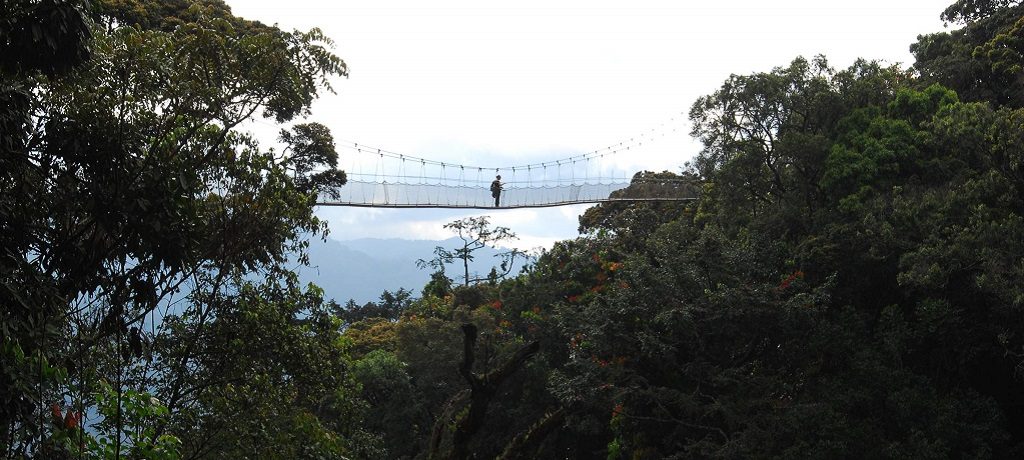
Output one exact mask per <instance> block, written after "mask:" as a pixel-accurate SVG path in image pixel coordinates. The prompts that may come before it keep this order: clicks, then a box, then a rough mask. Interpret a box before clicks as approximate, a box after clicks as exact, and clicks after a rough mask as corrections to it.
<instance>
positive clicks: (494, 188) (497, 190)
mask: <svg viewBox="0 0 1024 460" xmlns="http://www.w3.org/2000/svg"><path fill="white" fill-rule="evenodd" d="M491 196H493V197H494V207H495V208H497V207H498V206H499V205H500V201H501V176H496V177H495V178H494V182H491Z"/></svg>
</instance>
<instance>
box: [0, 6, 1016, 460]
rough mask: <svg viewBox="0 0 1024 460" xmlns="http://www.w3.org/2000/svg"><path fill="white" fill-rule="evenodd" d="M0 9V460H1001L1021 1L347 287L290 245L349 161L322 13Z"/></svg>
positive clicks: (309, 228)
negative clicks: (395, 285)
mask: <svg viewBox="0 0 1024 460" xmlns="http://www.w3.org/2000/svg"><path fill="white" fill-rule="evenodd" d="M0 5H2V6H0V8H3V14H2V15H0V222H2V224H3V231H2V232H0V284H2V287H0V333H2V335H3V344H2V348H0V363H2V365H3V373H2V377H0V447H2V448H3V449H4V451H3V455H4V456H5V457H12V458H22V457H28V458H78V457H85V458H107V457H116V456H120V455H125V456H129V457H132V458H225V457H226V458H236V457H238V458H241V457H248V458H300V457H301V458H459V459H461V458H470V457H474V458H502V459H516V458H521V459H526V458H531V459H532V458H552V459H553V458H609V459H624V458H632V459H655V458H767V457H771V458H1020V457H1024V391H1021V390H1022V382H1024V288H1022V286H1024V282H1022V280H1024V161H1022V158H1024V86H1022V85H1024V57H1022V56H1024V45H1022V44H1024V41H1022V40H1024V37H1022V33H1024V5H1021V3H1020V2H1018V1H1009V0H1000V1H992V0H986V1H983V0H961V1H957V2H955V3H954V4H952V5H951V6H950V7H949V8H948V9H946V10H945V11H942V12H936V15H939V14H941V17H942V18H943V20H945V21H948V22H949V23H951V24H953V25H954V26H955V27H959V28H956V29H953V30H951V31H949V32H941V33H936V34H929V35H922V36H920V37H919V38H918V40H917V42H916V43H913V44H910V49H911V52H912V53H913V55H914V58H915V62H914V63H913V66H912V67H910V68H903V67H900V66H898V65H887V64H882V63H879V62H876V61H872V60H868V59H862V60H858V61H856V62H854V63H853V64H852V65H850V66H848V67H845V68H836V67H834V66H833V65H832V64H831V63H830V62H829V61H828V59H827V58H826V57H825V56H814V57H810V58H807V57H797V58H795V59H793V60H792V61H791V62H789V63H780V64H782V65H780V66H779V67H776V68H773V69H770V70H766V71H763V72H757V73H752V74H749V75H733V76H731V77H729V78H728V79H727V80H726V81H724V82H723V83H722V84H721V86H720V87H719V88H717V89H711V91H710V92H709V93H708V94H707V95H706V96H704V97H701V98H699V99H698V100H697V101H695V102H694V104H693V105H692V107H691V109H690V112H689V118H690V120H691V122H692V126H693V131H692V135H693V136H694V137H695V138H696V139H697V140H698V141H699V142H700V143H701V146H702V149H701V151H700V152H699V154H698V155H697V157H696V159H695V160H694V161H693V162H692V163H691V164H688V165H687V166H686V167H685V168H684V170H683V171H680V172H645V173H641V174H638V175H637V176H636V183H634V184H633V185H632V186H631V187H630V188H627V189H625V190H622V191H620V192H616V193H618V194H619V195H620V196H632V195H634V194H638V193H643V188H644V187H650V186H651V185H650V184H651V181H652V180H656V181H664V182H665V183H671V184H675V185H673V186H674V187H679V188H680V189H681V190H682V189H685V190H687V191H692V190H699V194H700V198H699V200H697V201H696V202H692V203H653V202H642V203H633V204H625V203H621V202H618V203H607V204H601V205H598V206H595V207H594V208H591V209H589V210H588V211H587V212H586V213H585V214H584V215H583V216H581V217H580V232H581V235H580V237H578V238H576V239H573V240H568V241H563V242H559V243H557V244H556V245H555V246H554V248H552V249H551V250H550V251H546V252H545V253H543V254H542V255H541V256H540V257H539V258H538V259H537V260H536V261H535V263H533V264H532V265H530V266H529V267H528V268H526V269H525V270H523V271H522V272H521V273H519V274H518V275H514V276H513V274H511V273H509V274H508V275H509V276H505V277H502V276H497V273H498V272H497V271H495V276H491V277H487V278H480V279H471V278H470V277H469V276H468V274H467V275H465V276H464V277H463V278H462V279H460V280H459V282H453V280H452V279H450V278H448V276H447V274H446V272H445V271H444V261H445V260H449V261H453V260H456V259H459V258H460V254H462V253H460V252H459V250H460V249H459V248H455V249H446V248H439V249H441V251H440V252H438V253H437V254H436V255H438V257H439V258H440V259H438V260H441V262H439V264H440V266H435V265H432V264H430V263H429V262H427V263H425V264H424V265H425V266H429V267H431V268H434V269H436V273H434V275H433V276H432V280H431V283H430V284H428V285H427V286H425V287H424V289H423V291H422V293H420V295H419V296H418V297H417V296H416V294H415V293H411V292H409V291H399V292H397V293H388V292H385V293H384V294H383V295H382V296H381V299H380V301H379V302H374V303H370V304H367V305H363V306H358V305H355V304H354V303H353V302H350V303H349V304H347V305H345V306H340V305H338V304H337V303H334V302H333V301H331V300H330V299H324V298H323V294H322V291H321V290H320V289H319V288H317V287H316V286H312V285H309V286H301V285H300V284H299V283H298V281H297V278H296V275H295V274H294V273H293V272H292V269H291V268H292V267H290V266H289V264H288V262H287V261H288V260H289V257H292V256H293V255H294V254H301V253H302V251H303V249H304V246H305V243H304V242H303V241H304V238H306V237H307V236H308V235H311V234H312V235H322V234H323V233H324V232H325V231H326V227H325V225H324V223H323V222H322V221H320V220H319V219H317V218H316V216H315V215H314V214H313V207H314V205H315V203H316V199H317V197H318V196H320V195H321V194H328V193H330V192H331V190H333V189H335V188H337V187H341V186H344V183H345V179H346V178H345V175H344V173H343V172H340V171H337V170H336V166H337V159H338V156H337V153H336V152H335V151H334V145H333V138H332V136H331V133H330V131H329V130H328V129H327V128H326V127H324V126H323V125H320V124H317V123H315V122H313V121H309V120H307V117H309V116H311V115H312V114H311V113H310V104H311V103H312V101H313V100H314V99H315V98H316V97H317V95H318V94H320V93H321V92H322V91H330V90H331V87H330V82H331V79H332V78H338V77H342V76H345V75H346V74H347V67H346V66H345V64H344V62H343V61H342V60H341V59H340V58H339V57H337V56H335V55H334V54H333V53H332V51H331V42H330V40H329V39H328V38H327V37H325V36H324V35H323V34H322V33H321V32H319V31H317V30H311V31H284V30H280V29H278V28H277V27H273V26H266V25H264V24H261V23H258V22H253V21H248V20H244V19H242V18H238V17H235V16H234V15H232V14H231V11H230V9H229V8H228V7H227V6H226V5H225V4H224V3H223V2H221V1H219V0H203V1H185V0H181V1H157V0H131V1H128V0H96V1H93V2H88V3H86V2H78V1H73V0H42V1H31V0H20V1H8V2H3V3H0ZM252 117H258V118H263V119H266V120H268V122H274V123H285V122H290V121H295V122H298V123H297V124H294V125H291V127H290V128H288V129H285V130H283V131H282V132H281V134H280V140H281V142H282V143H283V145H285V146H286V147H285V148H283V149H281V150H280V151H277V150H275V149H272V148H270V147H266V146H262V145H260V144H259V143H258V142H257V141H256V140H255V139H254V138H253V137H252V136H251V135H249V134H248V133H246V132H244V131H242V130H240V129H238V127H239V126H240V124H241V123H242V122H244V121H245V120H248V119H250V118H252ZM323 171H330V172H323ZM335 171H337V172H335ZM473 222H474V223H476V224H479V225H480V226H479V228H477V227H475V226H469V227H466V228H467V230H466V231H469V232H494V231H498V230H501V231H509V229H493V228H490V227H489V226H488V223H487V220H486V218H481V219H477V220H474V221H473ZM481 222H482V223H481ZM453 224H456V223H453ZM453 228H454V227H453ZM460 235H461V234H460ZM473 235H475V234H467V238H469V239H468V240H467V241H474V240H473V239H472V238H473ZM464 240H465V238H464ZM469 247H470V246H469V245H468V244H467V245H466V246H465V247H464V248H462V250H463V251H469V249H468V248H469ZM443 254H450V255H451V256H450V257H449V258H448V259H444V258H443V257H442V255H443ZM466 255H469V252H466ZM423 256H424V257H429V255H428V254H424V255H423ZM300 258H301V257H300Z"/></svg>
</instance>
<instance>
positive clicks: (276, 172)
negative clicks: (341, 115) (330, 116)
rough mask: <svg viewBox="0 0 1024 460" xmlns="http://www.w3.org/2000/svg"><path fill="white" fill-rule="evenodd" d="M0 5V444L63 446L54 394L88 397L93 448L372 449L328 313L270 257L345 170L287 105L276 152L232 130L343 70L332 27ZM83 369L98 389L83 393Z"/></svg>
mask: <svg viewBox="0 0 1024 460" xmlns="http://www.w3.org/2000/svg"><path fill="white" fill-rule="evenodd" d="M0 13H2V14H0V18H2V19H0V101H2V102H3V103H2V104H0V136H2V139H0V149H2V152H0V153H2V154H0V222H3V227H4V232H2V235H0V331H2V333H3V334H2V335H3V341H4V342H3V343H4V347H3V350H2V351H3V352H2V354H0V360H2V363H3V369H4V373H3V380H2V381H0V394H2V395H3V397H2V403H3V407H2V408H0V445H3V447H4V452H3V454H2V456H5V457H32V456H35V457H39V458H52V457H53V456H55V455H63V454H66V453H67V452H68V450H67V449H63V450H59V449H58V450H55V448H54V446H55V445H57V444H56V443H53V442H50V441H48V440H51V439H57V438H59V437H60V436H63V435H64V434H66V433H64V431H66V430H63V428H61V427H60V426H57V425H56V424H53V423H42V422H40V420H45V417H43V416H41V414H44V413H45V412H46V410H48V408H49V407H51V404H54V402H55V401H56V402H61V401H65V400H72V401H76V404H79V405H82V406H84V407H78V408H76V413H81V412H89V411H90V410H94V411H99V412H100V413H101V414H103V417H102V418H101V419H100V420H98V421H94V422H93V425H92V426H88V427H86V431H88V430H92V429H94V428H95V429H96V430H98V431H97V432H99V433H105V434H104V436H106V437H101V438H97V439H95V440H93V441H95V442H93V441H90V442H91V443H92V444H90V447H89V449H92V451H95V455H96V456H106V455H112V456H113V457H118V456H124V455H130V456H133V457H139V458H143V457H147V458H150V457H151V458H160V457H161V456H173V453H174V452H177V451H179V450H180V451H181V452H182V453H183V454H184V455H187V456H204V455H205V456H209V455H214V456H229V457H233V456H242V457H244V456H261V457H262V456H267V455H279V456H281V457H282V458H295V457H311V458H312V457H320V458H323V457H340V456H352V455H357V456H362V457H373V456H374V455H375V453H377V452H379V450H378V449H377V447H376V442H377V441H376V439H375V438H374V437H373V436H371V435H369V434H368V433H366V432H365V431H362V430H361V429H360V428H359V426H358V423H359V420H360V417H361V416H362V412H361V410H362V408H363V406H362V405H361V403H360V401H359V398H358V394H357V392H356V390H355V384H354V382H353V381H352V380H351V378H350V377H349V376H348V374H347V372H346V369H347V366H348V357H347V355H346V352H345V349H344V344H345V342H344V340H343V339H342V338H341V337H340V334H339V329H340V326H341V323H340V321H338V320H336V319H334V318H331V317H330V315H329V314H327V313H326V310H325V307H324V305H323V302H322V299H321V298H320V295H321V294H320V292H319V290H318V289H316V288H309V289H307V290H303V289H300V288H299V287H297V286H296V281H295V278H294V274H292V273H290V271H289V270H287V268H286V267H285V264H286V261H287V260H288V259H289V257H290V255H291V254H293V253H301V251H302V250H303V248H304V243H302V242H301V239H300V238H299V237H300V236H303V237H305V234H308V233H312V234H318V233H322V232H324V231H325V230H326V227H325V225H324V223H323V222H321V221H320V220H319V219H317V218H316V217H315V216H314V215H313V211H312V207H313V205H314V203H315V201H316V198H317V195H318V194H320V193H327V194H329V193H330V192H331V191H332V189H333V188H334V187H337V186H340V185H342V184H344V182H345V176H344V173H342V172H340V171H335V168H336V166H337V154H336V152H335V151H334V146H333V140H332V138H331V136H330V133H329V132H328V131H327V129H326V128H324V127H323V126H322V125H318V124H316V123H302V124H297V125H295V126H293V127H292V128H291V129H290V130H287V131H283V132H282V141H283V142H284V143H285V144H286V148H285V149H284V150H283V151H281V152H275V151H273V150H268V149H264V148H261V146H259V145H258V143H257V142H256V141H255V140H254V139H253V138H251V136H249V135H248V134H246V133H243V132H240V131H238V130H237V129H236V127H237V126H238V125H239V124H240V123H242V122H243V121H245V120H248V119H250V118H252V117H259V116H262V117H265V118H272V119H274V120H276V121H278V122H285V121H289V120H292V119H294V118H295V117H298V116H305V115H308V114H309V107H310V105H311V103H312V101H313V100H314V99H315V98H316V97H317V95H318V94H319V92H320V91H322V90H327V91H330V89H331V88H330V84H329V79H330V78H332V77H335V76H344V75H345V74H346V72H347V69H346V67H345V64H344V62H342V61H341V59H339V58H338V57H337V56H335V55H333V54H332V53H331V51H330V46H331V43H330V41H329V40H328V39H327V38H326V37H325V36H323V34H322V33H321V32H319V31H318V30H315V29H314V30H311V31H308V32H302V31H293V32H286V31H283V30H280V29H278V28H276V27H269V26H265V25H262V24H258V23H254V22H250V21H245V20H243V19H241V18H237V17H235V16H233V15H231V13H230V9H229V8H228V7H227V6H226V5H225V4H224V3H223V2H221V1H219V0H208V1H202V2H194V1H166V2H165V1H146V0H143V1H119V0H109V1H106V0H103V1H98V2H92V3H89V4H86V3H85V2H82V3H78V2H70V1H58V0H47V1H42V2H36V1H13V2H3V3H2V4H0ZM300 258H302V257H301V256H300ZM260 279H262V280H263V281H262V282H261V281H258V280H260ZM161 320H162V321H161ZM143 324H145V325H146V326H147V327H143ZM69 376H70V377H69ZM101 381H107V382H116V383H113V385H115V388H114V391H115V393H116V395H117V398H116V400H117V401H119V402H118V403H115V404H114V405H113V406H110V402H111V399H110V398H106V397H104V398H105V399H101V400H100V401H99V402H98V403H94V402H91V401H89V400H88V398H85V397H84V395H86V394H89V393H96V392H98V393H100V394H101V395H102V394H106V393H107V392H108V391H107V390H106V389H103V388H97V387H96V385H98V384H97V383H96V382H101ZM145 394H154V395H156V396H157V397H159V398H160V400H162V401H166V404H167V405H166V409H160V408H158V407H156V406H152V405H148V403H146V399H145V398H146V397H145ZM96 404H98V405H96ZM58 405H59V404H58ZM111 410H113V411H114V412H116V414H115V415H117V416H116V417H111V416H110V415H109V414H107V413H111V414H113V413H114V412H111ZM105 411H106V412H105ZM165 411H166V412H165ZM175 437H177V438H178V439H181V440H182V442H181V444H180V449H179V446H178V445H176V443H174V442H173V439H174V438H175ZM253 438H256V439H262V440H265V441H266V444H259V443H256V444H253V443H252V442H251V439H253ZM72 444H73V445H74V446H77V447H75V448H76V449H79V450H80V449H81V444H83V443H81V442H75V443H72ZM271 446H273V448H271ZM65 447H67V446H65ZM87 450H88V449H87ZM61 452H63V454H62V453H61Z"/></svg>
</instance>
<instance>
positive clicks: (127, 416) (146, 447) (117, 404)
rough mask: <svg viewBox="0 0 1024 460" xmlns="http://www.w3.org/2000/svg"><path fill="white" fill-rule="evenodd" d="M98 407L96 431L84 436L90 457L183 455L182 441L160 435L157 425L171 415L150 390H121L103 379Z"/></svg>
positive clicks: (164, 458)
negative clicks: (181, 451)
mask: <svg viewBox="0 0 1024 460" xmlns="http://www.w3.org/2000/svg"><path fill="white" fill-rule="evenodd" d="M96 410H97V412H98V413H99V416H100V417H102V420H101V421H100V422H99V423H97V424H95V425H93V430H95V433H96V434H92V433H90V434H88V435H87V436H85V439H86V443H85V448H86V455H87V458H98V459H110V458H118V456H119V455H124V456H130V457H131V458H140V459H149V460H170V459H177V458H181V456H180V455H179V449H180V446H181V441H180V440H179V439H178V438H177V437H176V436H173V435H170V434H158V433H157V431H156V429H155V425H156V424H158V423H160V422H161V421H162V420H165V419H166V418H167V416H168V411H167V407H165V406H164V405H163V404H161V403H160V401H159V400H157V399H156V398H154V397H153V396H151V395H150V394H148V393H144V392H138V391H132V390H128V391H121V392H118V391H117V390H115V389H114V387H113V386H111V385H110V384H108V383H106V382H101V383H100V386H99V392H98V393H97V394H96Z"/></svg>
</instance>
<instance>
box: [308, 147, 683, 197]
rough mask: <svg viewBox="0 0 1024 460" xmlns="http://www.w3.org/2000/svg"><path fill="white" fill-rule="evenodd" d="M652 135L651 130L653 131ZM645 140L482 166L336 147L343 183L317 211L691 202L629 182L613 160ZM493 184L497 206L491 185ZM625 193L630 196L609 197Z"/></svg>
mask: <svg viewBox="0 0 1024 460" xmlns="http://www.w3.org/2000/svg"><path fill="white" fill-rule="evenodd" d="M652 131H654V130H652ZM654 135H655V134H649V133H644V134H641V135H640V136H637V137H634V138H631V139H629V140H628V141H623V142H620V143H618V144H616V145H612V146H609V147H606V148H603V149H598V150H594V151H590V152H587V153H583V154H578V155H573V156H568V157H565V158H561V159H557V160H552V161H544V162H538V163H529V164H520V165H511V166H499V167H493V166H481V165H471V164H460V163H449V162H442V161H437V160H431V159H427V158H422V157H419V156H414V155H407V154H403V153H398V152H393V151H390V150H385V149H382V148H378V147H375V146H370V145H365V144H360V143H358V142H351V141H342V142H341V143H340V145H339V147H340V148H342V149H345V150H348V151H349V152H348V154H345V152H341V153H342V155H341V156H342V158H343V159H347V161H343V169H344V170H345V171H346V175H347V177H348V182H347V183H346V184H345V185H344V186H343V187H341V188H340V189H338V190H337V191H336V194H335V195H334V196H332V197H330V199H329V200H321V201H319V202H318V203H317V204H318V205H320V206H354V207H380V208H478V209H483V208H495V207H499V208H505V209H508V208H537V207H553V206H565V205H573V204H586V203H607V202H619V201H624V202H637V201H692V200H695V199H696V197H697V195H696V190H697V189H696V187H695V186H694V184H693V183H692V182H691V181H686V180H684V179H682V178H679V177H677V178H666V177H664V176H659V177H657V178H654V177H653V176H654V175H640V174H638V175H636V176H635V177H631V176H632V175H630V174H628V173H626V172H624V171H621V170H616V168H615V164H614V161H612V160H613V157H615V156H616V155H625V154H632V153H637V152H638V149H637V148H638V147H640V146H642V145H644V143H645V142H650V141H651V140H653V137H654ZM497 177H500V178H501V179H500V183H501V186H500V188H501V191H500V197H498V204H497V205H496V204H495V197H493V194H492V182H493V181H494V180H496V178H497ZM631 184H632V187H631V191H632V192H633V193H623V192H619V193H614V192H617V191H620V190H623V189H625V188H626V187H630V186H631Z"/></svg>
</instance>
